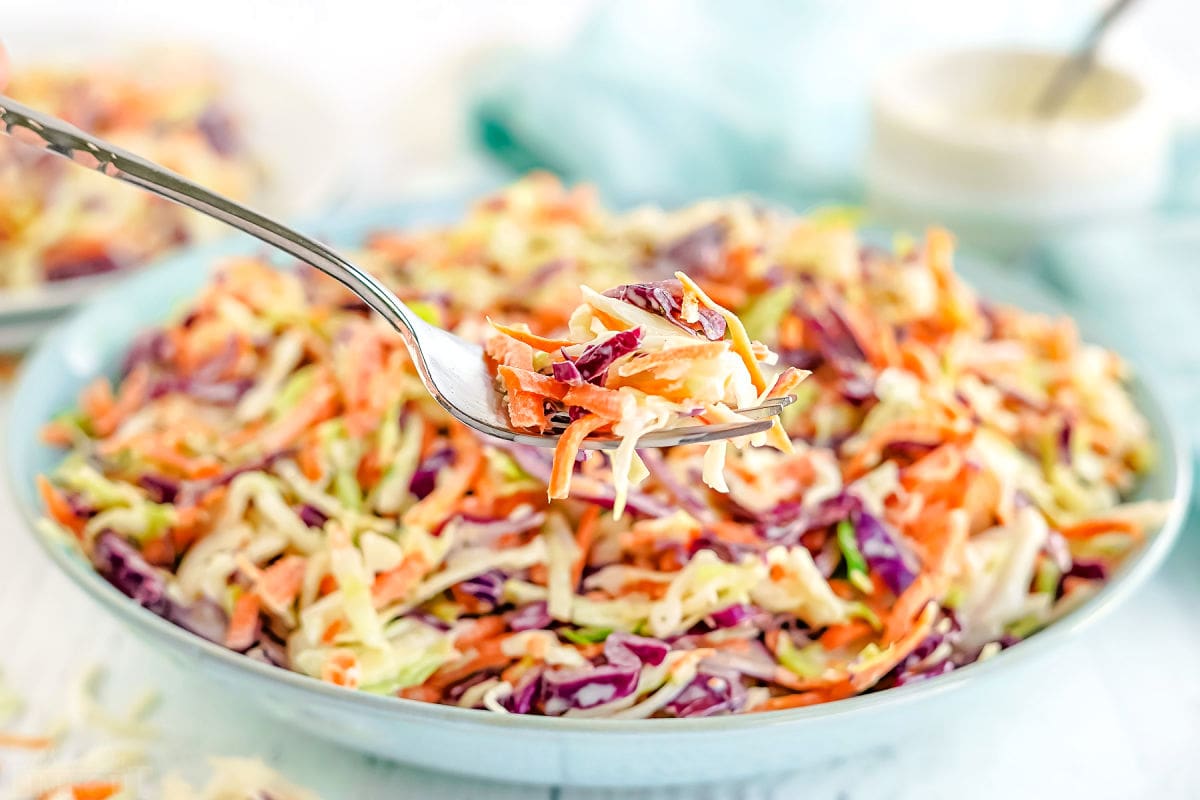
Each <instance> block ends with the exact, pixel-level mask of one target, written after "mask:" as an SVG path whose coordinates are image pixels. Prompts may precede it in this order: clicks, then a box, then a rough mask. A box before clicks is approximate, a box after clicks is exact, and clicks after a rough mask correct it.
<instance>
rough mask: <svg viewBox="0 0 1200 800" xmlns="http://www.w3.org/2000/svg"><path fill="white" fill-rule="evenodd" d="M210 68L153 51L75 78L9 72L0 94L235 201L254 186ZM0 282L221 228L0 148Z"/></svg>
mask: <svg viewBox="0 0 1200 800" xmlns="http://www.w3.org/2000/svg"><path fill="white" fill-rule="evenodd" d="M223 92H224V89H223V87H222V85H221V81H220V80H219V79H218V77H217V75H216V74H215V70H214V68H213V67H212V65H210V64H207V63H203V62H202V61H200V60H198V59H196V58H191V57H186V58H185V57H180V56H178V55H174V54H172V55H167V54H159V55H157V56H154V57H149V58H145V59H142V60H140V61H136V62H131V63H128V64H115V63H114V64H104V63H99V64H91V65H89V66H88V67H87V69H86V70H84V69H78V68H70V67H44V68H36V69H30V70H24V71H17V72H16V73H14V74H13V76H12V81H11V84H10V85H9V87H8V93H9V94H10V95H11V96H12V97H13V98H15V99H17V100H19V101H21V102H23V103H28V104H29V105H31V106H33V107H35V108H38V109H41V110H43V111H46V112H48V113H50V114H54V115H55V116H58V117H60V118H62V119H65V120H67V121H68V122H70V123H72V124H74V125H76V126H78V127H80V128H82V129H84V130H86V131H89V132H91V133H95V134H97V135H99V136H102V137H104V138H105V139H108V140H110V141H112V142H114V143H115V144H118V145H121V146H123V147H127V148H129V149H130V150H132V151H134V152H136V153H139V154H141V155H143V156H146V157H147V158H150V159H151V160H154V161H157V162H158V163H160V164H162V165H163V166H165V167H167V168H168V169H171V170H174V171H176V172H179V173H180V174H182V175H185V176H187V177H189V178H193V179H195V180H197V181H200V182H201V183H203V184H204V185H205V186H208V187H209V188H211V189H213V190H215V191H217V192H219V193H221V194H224V195H226V196H228V197H232V198H234V199H238V200H246V199H250V198H251V197H253V196H254V194H255V192H256V191H258V190H259V189H260V188H261V186H262V174H261V171H260V169H259V166H258V164H257V163H256V161H255V160H254V159H253V158H252V157H251V155H250V154H249V153H248V152H247V150H246V146H245V143H244V142H243V141H242V139H243V137H242V132H241V130H240V123H239V120H238V119H237V117H236V115H235V114H234V113H233V112H232V111H231V109H230V108H229V107H228V104H227V103H226V102H225V101H224V99H223V98H222V94H223ZM0 198H3V203H0V286H2V287H4V288H7V289H17V288H26V287H31V286H37V285H40V284H43V283H54V282H58V281H65V280H70V279H72V278H80V277H85V276H88V275H97V274H101V273H106V272H112V271H115V270H119V269H124V268H126V267H130V266H134V265H137V264H142V263H145V262H146V261H148V260H149V259H151V258H153V257H154V256H157V255H159V254H161V253H163V252H165V251H167V250H169V249H172V248H175V247H179V246H180V245H184V244H187V243H189V242H193V241H196V240H197V239H200V238H204V237H206V236H211V235H212V234H214V233H216V232H219V231H220V224H219V223H216V222H214V221H213V220H210V219H208V218H207V217H204V216H202V215H200V214H196V213H194V212H192V211H189V210H186V209H184V208H183V207H181V206H177V205H175V204H173V203H170V202H168V201H166V200H163V199H161V198H158V197H154V196H152V195H150V194H147V193H146V192H142V191H138V190H137V189H135V188H133V187H130V186H120V185H119V184H117V183H115V182H114V181H112V180H108V179H106V178H105V177H103V176H101V175H95V174H91V173H90V172H89V171H87V170H81V169H78V168H76V167H73V166H71V165H70V164H67V163H65V162H63V161H62V160H61V159H57V158H55V157H54V156H52V155H50V154H48V153H45V152H43V151H41V150H39V149H37V148H31V147H29V146H28V145H26V144H22V143H20V142H16V141H13V140H9V139H4V140H3V141H0Z"/></svg>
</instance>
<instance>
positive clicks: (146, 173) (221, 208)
mask: <svg viewBox="0 0 1200 800" xmlns="http://www.w3.org/2000/svg"><path fill="white" fill-rule="evenodd" d="M0 132H3V133H6V134H8V135H9V136H12V137H13V138H14V139H17V140H18V141H22V142H25V143H26V144H31V145H34V146H38V147H41V148H43V149H45V150H48V151H50V152H51V153H54V154H55V155H59V156H62V157H63V158H66V159H69V160H71V161H73V162H75V163H76V164H79V165H81V166H84V167H89V168H91V169H95V170H96V171H98V172H101V173H103V174H104V175H107V176H108V177H110V178H116V179H117V180H119V181H124V182H125V183H131V184H133V185H134V186H138V187H140V188H142V189H145V190H147V191H149V192H153V193H154V194H156V195H159V196H160V197H165V198H166V199H168V200H172V201H174V202H176V203H179V204H180V205H184V206H187V207H188V208H191V209H195V210H196V211H199V212H200V213H201V214H206V215H207V216H210V217H212V218H214V219H218V220H220V221H221V222H224V223H225V224H227V225H231V226H233V227H234V228H237V229H238V230H240V231H243V232H245V233H248V234H250V235H251V236H254V237H255V238H257V239H261V240H262V241H264V242H266V243H267V244H269V245H272V246H274V247H277V248H279V249H280V250H283V251H284V252H286V253H288V254H289V255H292V256H294V257H296V258H297V259H299V260H301V261H303V262H305V263H308V264H311V265H312V266H314V267H316V268H317V269H319V270H321V271H322V272H324V273H325V274H327V275H329V276H330V277H332V278H334V279H335V280H337V281H338V282H339V283H341V284H342V285H344V286H345V287H346V288H347V289H349V290H350V291H352V292H354V294H356V295H358V296H359V297H360V298H362V299H363V301H364V302H366V303H367V305H369V306H370V307H371V308H373V309H374V310H375V311H377V312H379V313H380V314H382V315H383V317H384V319H386V320H387V321H388V322H390V323H391V324H392V325H393V326H394V327H395V328H396V329H397V330H398V331H399V332H400V333H401V334H402V335H403V337H404V340H405V343H406V344H407V345H408V347H409V351H410V352H413V353H414V355H415V353H416V349H417V344H416V339H415V334H414V327H415V326H416V325H420V324H421V320H420V318H419V317H417V316H416V314H415V313H413V311H412V310H411V309H409V307H408V306H406V305H405V304H404V303H402V302H401V301H400V299H399V298H397V297H396V295H394V294H393V293H392V292H391V291H390V290H388V289H387V288H386V287H385V286H384V285H383V284H381V283H380V282H379V281H378V280H376V279H375V278H374V277H373V276H371V275H370V274H369V273H367V272H364V271H363V270H361V269H359V268H358V267H356V266H354V265H353V264H351V263H350V262H349V261H347V260H346V259H344V258H342V257H341V256H340V255H338V254H337V253H336V252H334V251H333V250H331V249H330V248H328V247H326V246H325V245H323V244H321V243H320V242H318V241H316V240H314V239H310V238H309V237H307V236H305V235H304V234H302V233H299V232H297V231H294V230H292V229H291V228H289V227H287V226H286V225H283V224H281V223H279V222H276V221H275V220H273V219H270V218H269V217H266V216H263V215H262V214H259V213H258V212H257V211H253V210H251V209H249V208H247V207H246V206H243V205H241V204H240V203H235V202H234V201H232V200H230V199H229V198H227V197H222V196H221V195H219V194H217V193H216V192H212V191H209V190H208V189H205V188H204V187H203V186H200V185H199V184H196V183H193V182H192V181H189V180H188V179H187V178H184V177H183V176H181V175H177V174H176V173H174V172H171V171H170V170H168V169H165V168H164V167H160V166H159V165H157V164H155V163H153V162H151V161H148V160H146V159H144V158H142V157H141V156H138V155H135V154H133V153H130V152H128V151H127V150H123V149H121V148H119V147H117V146H115V145H113V144H111V143H109V142H106V141H104V140H103V139H100V138H99V137H96V136H92V135H91V134H88V133H85V132H84V131H81V130H80V129H78V128H76V127H75V126H74V125H71V124H70V123H69V122H65V121H63V120H61V119H58V118H57V117H53V116H51V115H49V114H44V113H42V112H40V111H37V110H35V109H32V108H29V107H28V106H25V105H23V104H21V103H18V102H17V101H15V100H13V99H11V98H8V97H5V96H4V95H0Z"/></svg>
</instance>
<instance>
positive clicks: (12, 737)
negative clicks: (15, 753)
mask: <svg viewBox="0 0 1200 800" xmlns="http://www.w3.org/2000/svg"><path fill="white" fill-rule="evenodd" d="M53 746H54V739H52V738H50V737H49V736H25V735H23V734H20V733H7V732H5V731H0V747H9V748H13V749H15V750H48V749H49V748H51V747H53Z"/></svg>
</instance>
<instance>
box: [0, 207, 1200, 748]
mask: <svg viewBox="0 0 1200 800" xmlns="http://www.w3.org/2000/svg"><path fill="white" fill-rule="evenodd" d="M431 205H432V206H433V207H434V208H438V207H442V208H457V209H458V210H461V208H462V200H461V198H456V199H454V200H453V201H446V202H442V203H438V202H434V203H432V204H431V203H428V202H425V203H416V204H414V203H401V204H391V205H386V206H380V207H376V208H373V209H368V210H365V211H357V212H352V213H348V214H341V215H338V214H335V215H329V216H327V217H325V218H324V220H323V221H319V222H317V223H316V224H314V225H309V226H308V229H310V230H311V229H315V230H319V231H327V232H328V234H327V235H329V238H330V240H331V241H333V242H335V243H336V242H339V241H340V242H345V241H353V240H359V241H361V239H362V238H363V236H364V235H365V234H366V233H368V232H369V231H370V230H372V229H373V228H378V227H379V226H380V225H381V224H383V223H384V221H385V220H391V221H392V224H393V225H397V224H400V225H411V224H412V221H411V220H409V219H408V217H411V216H412V215H413V213H414V211H415V212H416V213H417V216H418V217H420V216H422V212H428V211H429V208H430V206H431ZM425 216H429V215H428V214H426V215H425ZM440 216H441V215H440V214H437V213H435V214H434V215H433V216H432V219H434V220H436V219H438V218H439V217H440ZM422 221H425V220H422ZM231 244H232V245H234V246H231ZM262 249H263V245H261V244H259V243H258V242H255V241H249V240H238V241H237V242H230V241H229V240H225V241H222V242H218V243H213V244H210V245H207V246H204V247H197V248H187V249H185V250H183V251H180V252H179V253H177V254H175V255H172V256H170V257H167V258H165V259H163V260H161V261H159V262H157V263H155V264H153V265H151V266H148V267H146V268H144V269H141V270H138V271H137V272H136V273H134V274H131V275H129V276H127V277H126V278H125V279H124V281H122V282H121V283H119V284H118V285H114V286H110V287H108V288H106V289H105V290H104V291H102V292H99V293H97V294H96V295H95V296H94V297H92V298H90V299H89V300H88V301H87V302H85V303H83V304H81V305H80V306H78V307H76V308H75V309H73V310H72V311H71V313H70V314H69V315H68V316H67V317H66V318H65V319H64V320H63V321H62V322H61V323H59V324H58V325H56V326H55V328H54V330H53V331H51V332H50V334H49V335H47V336H46V337H45V338H43V339H42V341H40V342H39V343H38V344H37V345H36V347H35V348H34V349H33V350H32V352H31V353H30V354H29V355H28V356H27V357H26V358H25V359H24V361H23V363H22V364H21V366H20V368H19V370H18V374H17V377H16V379H15V380H14V382H13V388H12V391H11V394H10V396H9V400H8V403H7V406H8V419H7V420H5V423H4V437H5V441H4V449H5V453H4V460H5V466H6V467H7V469H5V480H6V483H7V487H8V490H9V494H10V496H11V497H12V499H13V502H14V504H15V505H16V507H17V509H18V511H19V513H20V517H21V519H22V520H23V521H24V523H25V527H26V530H27V533H28V534H29V535H31V536H33V538H34V539H35V540H36V541H37V542H38V544H39V546H40V547H41V549H42V551H43V552H44V553H46V555H48V556H49V558H50V560H51V561H52V562H54V564H55V565H56V566H57V567H58V568H59V569H60V570H62V571H63V572H65V573H66V574H67V575H68V576H69V577H70V578H71V580H72V581H73V582H74V584H75V585H76V586H77V587H79V588H80V589H82V590H83V592H84V593H85V594H86V595H88V596H90V597H91V598H92V599H93V600H95V601H96V602H97V603H98V604H99V605H100V606H102V607H104V608H106V609H107V610H108V611H109V612H110V613H112V614H113V615H114V616H116V617H117V618H118V619H120V620H121V621H122V622H123V623H124V624H126V625H127V626H130V627H132V628H133V629H134V630H135V632H137V633H144V634H146V637H144V638H155V639H163V640H165V641H166V643H167V644H168V645H170V646H171V647H172V648H173V649H175V650H176V651H179V652H187V653H192V654H195V655H197V656H198V657H199V658H200V660H201V663H209V662H215V663H216V665H217V666H219V667H224V668H227V669H230V670H232V671H234V672H236V673H240V674H241V675H242V676H243V677H246V678H252V679H255V680H262V681H272V682H275V683H276V684H278V686H279V687H280V688H282V689H287V690H292V691H295V692H296V693H298V694H300V695H303V694H312V695H315V696H316V697H318V698H320V699H323V700H325V701H328V702H330V703H335V704H343V703H344V704H346V705H347V706H349V707H357V708H360V709H362V710H364V711H368V712H373V713H389V714H397V715H398V717H403V716H409V717H413V718H422V719H428V720H432V721H438V722H442V723H449V724H466V725H483V726H487V727H493V728H508V729H516V730H522V731H533V732H541V733H550V734H554V733H591V734H621V735H628V734H670V735H678V734H703V733H713V732H718V731H719V732H732V731H741V730H747V729H756V728H761V727H769V726H778V725H790V724H803V723H806V722H807V723H816V722H818V721H820V720H823V719H826V718H828V717H835V716H836V717H844V716H847V715H861V714H864V713H869V712H870V711H872V710H873V709H879V708H885V707H895V706H900V705H905V704H909V703H913V702H916V701H919V700H921V699H922V698H926V697H932V696H934V695H938V694H943V693H946V692H950V691H953V690H956V689H958V688H961V687H962V685H963V684H964V683H966V682H970V681H972V680H973V679H974V678H975V677H976V676H985V675H988V674H990V673H992V672H996V671H997V670H999V669H1002V668H1004V667H1006V666H1010V665H1011V666H1013V667H1015V666H1016V664H1017V663H1018V661H1019V660H1022V659H1023V660H1024V661H1026V662H1029V661H1030V660H1032V659H1033V658H1034V657H1036V656H1037V655H1039V654H1044V653H1045V652H1046V651H1048V650H1049V649H1051V648H1052V647H1054V646H1055V645H1056V644H1059V643H1061V642H1062V641H1063V640H1065V639H1066V638H1067V637H1069V636H1072V635H1074V634H1077V633H1078V632H1079V631H1081V630H1083V629H1084V628H1085V627H1086V626H1088V625H1090V624H1092V623H1093V622H1095V621H1096V620H1098V619H1099V618H1101V617H1102V616H1104V615H1105V614H1106V613H1108V612H1111V611H1112V610H1113V609H1114V608H1115V607H1116V606H1118V605H1119V604H1120V603H1122V602H1124V601H1125V600H1126V599H1127V598H1128V597H1129V595H1130V594H1131V593H1132V592H1133V591H1134V590H1135V589H1137V588H1138V587H1139V586H1140V585H1141V584H1142V583H1143V582H1144V581H1145V580H1146V579H1147V578H1148V577H1149V576H1150V575H1151V574H1152V573H1153V572H1154V570H1155V569H1157V568H1158V566H1159V565H1160V564H1161V563H1162V561H1163V560H1164V559H1165V557H1166V555H1167V553H1168V552H1169V550H1170V549H1171V547H1172V545H1173V544H1174V542H1175V540H1176V538H1177V537H1178V536H1179V534H1180V531H1181V529H1182V527H1183V523H1184V520H1185V518H1186V516H1187V512H1188V509H1189V506H1190V501H1191V494H1192V460H1191V457H1190V445H1189V444H1188V440H1187V439H1186V438H1185V437H1184V436H1182V435H1181V433H1180V431H1181V430H1182V429H1181V428H1180V427H1179V424H1178V421H1177V420H1176V418H1175V415H1174V414H1173V413H1172V410H1171V409H1170V408H1169V406H1168V405H1167V404H1165V403H1164V402H1163V401H1162V400H1161V399H1160V398H1162V397H1164V396H1165V395H1163V394H1161V393H1160V392H1159V391H1158V389H1157V387H1156V386H1155V385H1154V384H1155V382H1154V381H1153V379H1147V377H1146V376H1145V375H1144V374H1135V375H1134V376H1133V378H1132V380H1131V382H1130V383H1131V386H1132V387H1133V388H1134V389H1135V395H1136V396H1137V397H1138V398H1139V400H1140V403H1139V409H1140V410H1141V411H1142V412H1143V413H1146V415H1147V417H1148V418H1149V419H1151V420H1154V421H1157V422H1158V423H1159V425H1158V427H1159V428H1160V429H1157V430H1155V433H1156V434H1159V436H1160V438H1161V441H1159V442H1158V446H1159V450H1160V460H1161V464H1160V469H1166V470H1168V474H1170V471H1172V470H1173V476H1172V477H1173V480H1171V482H1170V483H1171V486H1170V490H1171V496H1170V498H1169V501H1170V504H1171V505H1170V509H1169V511H1168V514H1167V518H1166V520H1165V521H1164V523H1163V525H1162V527H1161V528H1160V529H1159V530H1158V531H1157V532H1156V533H1155V534H1154V535H1153V536H1152V537H1150V539H1149V541H1147V542H1146V543H1145V544H1143V545H1141V546H1140V547H1139V548H1138V549H1137V551H1136V552H1134V553H1132V554H1131V555H1130V556H1129V557H1128V558H1127V559H1126V561H1125V562H1124V563H1123V564H1122V565H1121V566H1120V567H1119V568H1118V570H1117V571H1116V572H1115V574H1114V575H1113V577H1112V578H1111V579H1110V580H1109V582H1108V583H1107V584H1105V585H1104V586H1103V587H1102V588H1101V589H1100V590H1099V591H1097V592H1096V593H1095V594H1094V595H1093V596H1091V597H1090V598H1088V599H1087V600H1085V601H1084V602H1083V603H1081V604H1080V605H1079V606H1077V607H1076V608H1074V609H1071V610H1070V611H1069V612H1067V613H1066V614H1064V616H1063V617H1062V618H1060V619H1058V620H1056V621H1055V622H1053V623H1051V624H1050V625H1048V626H1047V627H1046V628H1044V629H1043V630H1041V631H1039V632H1038V633H1036V634H1035V635H1033V636H1031V637H1029V638H1028V639H1026V640H1023V641H1021V642H1020V643H1019V644H1018V645H1015V646H1013V647H1010V648H1006V649H1004V650H1003V651H1001V652H1000V653H997V654H996V655H995V656H993V657H992V658H989V659H987V660H985V661H981V662H975V663H972V664H969V665H967V666H965V667H961V668H958V669H955V670H953V671H951V672H949V673H947V674H944V675H939V676H937V677H936V679H931V680H927V681H920V682H916V683H912V684H908V685H906V686H901V687H894V688H891V689H886V690H882V691H879V692H875V693H870V694H862V695H855V696H853V697H849V698H845V699H842V700H836V701H833V702H829V703H822V704H818V705H813V706H808V707H803V708H795V709H785V710H780V711H767V712H759V713H750V714H733V715H727V716H714V717H702V718H685V719H675V718H661V719H660V718H653V719H637V720H619V719H618V720H614V719H580V718H571V717H546V716H540V715H527V714H497V713H495V712H492V711H486V710H480V709H469V708H460V707H457V706H448V705H441V704H436V703H427V702H422V701H418V700H410V699H407V698H402V697H395V696H391V695H375V694H370V693H368V692H364V691H361V690H357V689H346V688H343V687H340V686H334V685H332V684H328V683H325V682H323V681H320V680H319V679H317V678H312V677H309V676H308V675H305V674H303V673H299V672H295V671H292V670H290V669H284V668H281V667H275V666H272V665H269V664H265V663H262V662H259V661H256V660H254V659H252V658H248V657H246V656H244V655H242V654H241V653H237V652H235V651H232V650H228V649H226V648H225V647H223V646H221V645H219V644H216V643H214V642H210V641H208V640H206V639H204V638H202V637H200V636H198V635H196V634H193V633H191V632H190V631H188V630H186V629H184V628H181V627H179V626H178V625H175V624H174V623H172V622H169V621H167V620H166V619H164V618H162V617H160V616H158V615H157V614H154V613H153V612H151V611H149V610H148V609H146V608H144V607H142V606H141V605H139V604H137V603H135V602H133V601H132V600H130V598H128V597H127V596H126V595H124V594H122V593H121V592H120V591H119V590H117V589H116V588H115V587H113V586H112V585H111V584H109V583H108V582H107V581H106V580H104V578H103V577H101V576H100V574H99V573H98V572H96V571H95V570H94V569H92V567H91V565H90V564H88V563H87V562H86V561H85V560H84V559H83V558H81V557H80V556H79V555H78V554H76V553H73V552H70V551H69V550H68V548H67V546H66V545H65V544H64V543H61V542H58V541H55V540H51V539H50V538H49V537H48V536H46V535H44V534H42V533H41V532H40V531H38V530H37V525H38V522H39V520H40V519H41V517H42V515H41V512H40V510H39V509H38V508H37V507H35V505H34V504H33V503H31V502H29V499H30V498H29V497H27V487H24V486H23V485H22V484H23V482H31V481H32V480H33V478H34V475H33V474H28V473H27V472H26V470H25V469H24V465H23V464H22V463H21V459H20V458H19V456H20V455H21V452H20V449H19V448H18V447H16V446H15V445H14V442H16V441H18V440H20V439H24V440H26V441H29V440H36V435H37V433H36V429H34V430H29V429H28V427H26V428H24V429H23V428H22V427H21V425H20V422H19V421H18V419H17V416H16V415H15V414H13V411H14V409H17V408H19V407H21V406H23V405H28V406H29V407H31V408H36V407H37V403H38V401H37V399H36V398H37V395H38V384H35V383H32V382H31V381H32V379H31V378H30V375H32V374H33V373H34V371H35V368H36V367H38V366H39V365H43V364H45V365H53V364H61V363H62V361H61V359H60V357H59V356H60V354H61V353H63V352H65V351H66V349H65V346H66V344H67V341H68V340H69V339H70V338H71V334H73V333H75V332H76V328H77V327H79V326H81V325H84V323H86V318H87V317H88V316H89V315H90V314H91V313H93V312H94V310H97V309H99V308H103V307H107V306H110V305H112V304H114V303H121V302H125V301H126V300H127V292H128V291H129V290H128V288H127V286H128V285H129V284H136V283H137V282H144V281H150V280H152V279H153V277H154V276H156V275H159V274H166V273H170V272H173V271H181V270H182V269H184V268H186V266H187V265H189V264H190V263H191V262H199V263H201V264H203V265H204V266H205V267H206V268H208V267H211V263H212V261H213V260H214V259H217V258H221V257H227V256H231V255H245V254H253V253H256V252H261V251H262ZM1032 291H1035V292H1036V290H1032ZM1038 293H1041V294H1044V293H1045V292H1044V291H1042V292H1038ZM38 419H39V423H40V422H42V421H45V420H46V419H49V415H48V412H43V413H42V414H40V415H38ZM37 427H40V424H39V425H38V426H37ZM36 446H38V447H44V445H36Z"/></svg>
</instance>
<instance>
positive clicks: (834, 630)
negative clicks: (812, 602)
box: [817, 619, 872, 650]
mask: <svg viewBox="0 0 1200 800" xmlns="http://www.w3.org/2000/svg"><path fill="white" fill-rule="evenodd" d="M871 633H872V628H871V626H870V625H868V624H867V623H866V622H864V621H863V620H861V619H856V620H852V621H850V622H846V623H843V624H841V625H830V626H829V627H828V628H826V629H825V632H824V633H823V634H821V636H820V637H819V638H818V639H817V641H819V642H820V643H821V647H823V648H825V649H826V650H837V649H838V648H839V647H845V646H846V645H848V644H850V643H851V642H854V641H857V640H858V639H862V638H864V637H866V636H870V635H871Z"/></svg>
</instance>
